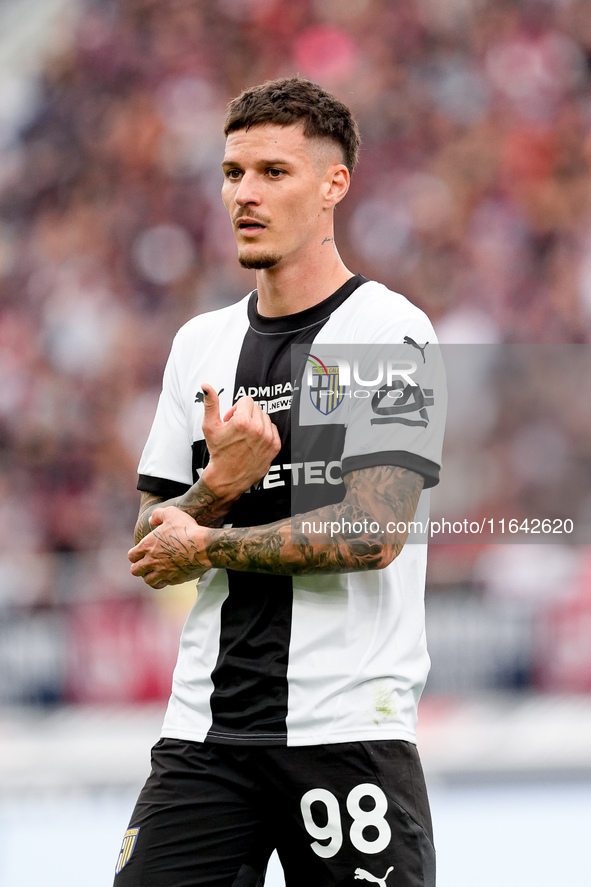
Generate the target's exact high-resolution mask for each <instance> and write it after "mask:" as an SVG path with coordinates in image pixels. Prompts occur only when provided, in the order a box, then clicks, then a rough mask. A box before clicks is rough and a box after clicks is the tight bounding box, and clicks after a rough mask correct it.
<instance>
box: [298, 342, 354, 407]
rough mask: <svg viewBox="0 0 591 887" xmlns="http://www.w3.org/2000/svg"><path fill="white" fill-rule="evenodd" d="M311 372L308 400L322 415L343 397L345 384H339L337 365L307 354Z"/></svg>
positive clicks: (338, 404)
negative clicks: (328, 363)
mask: <svg viewBox="0 0 591 887" xmlns="http://www.w3.org/2000/svg"><path fill="white" fill-rule="evenodd" d="M307 358H308V364H309V369H310V370H311V373H309V374H308V380H309V391H310V400H311V401H312V405H313V406H314V408H315V409H317V410H318V412H319V413H322V414H323V415H324V416H328V415H329V414H330V413H333V412H334V411H335V410H336V409H337V407H339V406H340V405H341V403H342V402H343V399H344V397H345V385H341V384H340V379H339V367H338V366H329V365H327V364H325V363H323V362H322V360H320V358H319V357H315V356H314V355H313V354H308V355H307Z"/></svg>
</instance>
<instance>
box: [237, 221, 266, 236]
mask: <svg viewBox="0 0 591 887" xmlns="http://www.w3.org/2000/svg"><path fill="white" fill-rule="evenodd" d="M236 227H237V228H238V230H239V231H240V233H241V234H247V235H248V234H257V233H258V232H259V231H264V230H265V228H266V227H267V226H266V225H263V223H262V222H258V221H257V220H256V219H244V218H242V219H238V221H237V222H236Z"/></svg>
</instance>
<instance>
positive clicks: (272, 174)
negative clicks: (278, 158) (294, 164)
mask: <svg viewBox="0 0 591 887" xmlns="http://www.w3.org/2000/svg"><path fill="white" fill-rule="evenodd" d="M267 175H268V176H269V178H270V179H280V178H281V177H282V176H284V175H285V170H283V169H275V167H273V166H271V167H269V169H268V170H267Z"/></svg>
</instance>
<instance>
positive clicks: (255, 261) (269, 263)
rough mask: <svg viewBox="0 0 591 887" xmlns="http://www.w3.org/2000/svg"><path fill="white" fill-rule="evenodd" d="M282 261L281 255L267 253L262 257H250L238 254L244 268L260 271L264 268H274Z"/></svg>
mask: <svg viewBox="0 0 591 887" xmlns="http://www.w3.org/2000/svg"><path fill="white" fill-rule="evenodd" d="M281 259H282V256H281V255H280V254H279V253H267V254H266V255H265V254H263V255H262V256H249V255H247V254H245V253H238V261H239V262H240V264H241V265H242V267H243V268H250V269H252V270H255V271H259V270H260V269H262V268H273V267H274V265H277V264H278V263H279V262H280V261H281Z"/></svg>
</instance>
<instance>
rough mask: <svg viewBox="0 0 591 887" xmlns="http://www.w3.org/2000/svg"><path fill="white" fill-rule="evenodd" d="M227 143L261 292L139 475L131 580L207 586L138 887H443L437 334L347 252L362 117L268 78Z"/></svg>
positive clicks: (221, 337)
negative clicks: (276, 874)
mask: <svg viewBox="0 0 591 887" xmlns="http://www.w3.org/2000/svg"><path fill="white" fill-rule="evenodd" d="M225 134H226V151H225V156H224V159H223V163H222V168H223V174H224V180H223V187H222V197H223V201H224V203H225V206H226V208H227V210H228V213H229V215H230V219H231V222H232V226H233V229H234V234H235V238H236V243H237V246H238V258H239V261H240V263H241V264H242V265H243V266H244V267H246V268H253V269H255V270H256V289H255V290H254V291H253V292H252V293H250V294H249V295H248V296H246V297H245V298H244V299H243V300H242V301H240V302H238V303H237V304H236V305H233V306H230V307H227V308H223V309H221V310H218V311H213V312H211V313H208V314H205V315H201V316H199V317H196V318H193V319H192V320H191V321H189V322H188V323H187V324H186V325H185V326H184V327H183V328H182V329H181V330H180V331H179V333H178V334H177V336H176V338H175V341H174V344H173V347H172V352H171V355H170V358H169V361H168V363H167V367H166V370H165V375H164V383H163V391H162V395H161V398H160V401H159V405H158V409H157V413H156V417H155V420H154V424H153V427H152V431H151V433H150V436H149V438H148V441H147V443H146V446H145V449H144V452H143V455H142V458H141V462H140V466H139V475H140V477H139V483H138V488H139V489H140V490H141V491H142V500H141V507H140V516H139V519H138V523H137V527H136V543H137V544H136V545H135V547H134V548H132V549H131V551H130V553H129V557H130V560H131V562H132V566H131V571H132V573H133V574H134V575H135V576H139V577H142V578H143V579H144V581H145V582H146V583H147V584H148V585H150V586H151V587H153V588H162V587H164V586H165V585H167V584H175V583H179V582H184V581H187V580H188V579H199V587H198V588H199V590H198V596H197V600H196V603H195V605H194V607H193V608H192V610H191V612H190V614H189V616H188V619H187V622H186V625H185V628H184V630H183V634H182V638H181V645H180V653H179V658H178V663H177V667H176V669H175V673H174V678H173V688H172V695H171V699H170V703H169V706H168V710H167V713H166V717H165V720H164V726H163V729H162V735H161V738H160V740H159V742H158V743H157V745H156V746H155V747H154V749H153V752H152V771H151V774H150V776H149V778H148V781H147V783H146V785H145V787H144V789H143V790H142V792H141V795H140V797H139V800H138V803H137V806H136V808H135V810H134V812H133V815H132V818H131V821H130V825H129V829H128V831H127V832H126V835H125V838H124V842H123V846H122V850H121V853H120V856H119V860H118V863H117V869H116V871H117V875H116V879H115V884H116V887H198V885H203V887H255V885H262V884H263V883H264V872H265V868H266V864H267V861H268V858H269V855H270V854H271V852H272V851H273V849H275V848H276V849H277V851H278V854H279V857H280V860H281V862H282V865H283V868H284V871H285V877H286V883H287V885H288V887H304V885H306V887H307V885H310V887H329V885H337V884H342V885H353V884H354V883H355V882H357V881H363V880H365V881H369V882H372V883H375V884H380V885H386V887H433V885H434V884H435V866H434V850H433V840H432V831H431V821H430V814H429V807H428V801H427V795H426V790H425V784H424V779H423V775H422V770H421V765H420V762H419V758H418V755H417V750H416V746H415V741H416V737H415V726H416V711H417V705H418V701H419V697H420V694H421V691H422V689H423V686H424V683H425V679H426V675H427V671H428V665H429V660H428V656H427V651H426V647H425V632H424V605H423V598H424V583H425V565H426V550H425V548H426V546H425V544H424V542H423V541H421V539H420V538H416V537H417V532H418V531H417V530H416V528H414V529H413V527H412V522H413V519H415V518H416V520H417V521H418V519H419V517H421V519H423V518H425V516H426V514H427V511H426V509H427V507H428V502H427V497H428V492H424V490H428V488H429V487H432V486H434V485H435V484H436V483H437V481H438V477H439V464H440V457H441V446H442V436H443V415H444V405H445V392H444V389H443V377H442V371H441V364H440V360H439V356H438V353H437V349H436V345H435V341H436V340H435V334H434V331H433V328H432V326H431V324H430V322H429V320H428V319H427V317H426V316H425V315H424V314H423V312H422V311H420V310H419V309H418V308H416V307H415V306H414V305H412V304H411V303H410V302H409V301H407V300H406V299H405V298H404V297H403V296H401V295H399V294H396V293H393V292H390V291H389V290H387V289H386V288H385V287H384V286H383V285H381V284H379V283H376V282H374V281H369V280H366V279H365V278H364V277H362V276H361V275H359V274H353V273H352V272H351V271H349V270H348V269H347V268H346V267H345V265H344V264H343V262H342V260H341V258H340V256H339V254H338V252H337V250H336V247H335V242H334V228H333V216H334V211H335V208H336V206H337V205H338V204H339V202H340V201H341V200H342V199H343V198H344V197H345V195H346V193H347V190H348V187H349V182H350V177H351V173H352V171H353V168H354V166H355V163H356V160H357V155H358V150H359V134H358V128H357V125H356V122H355V120H354V118H353V117H352V115H351V112H350V111H349V110H348V108H346V107H345V106H344V105H343V104H342V103H341V102H340V101H338V100H337V99H336V98H334V97H333V96H332V95H330V94H328V93H326V92H325V91H324V90H322V89H321V88H320V87H319V86H317V85H316V84H313V83H311V82H309V81H306V80H303V79H300V78H290V79H284V80H278V81H273V82H267V83H265V84H263V85H262V86H258V87H255V88H252V89H248V90H246V91H245V92H244V93H243V94H242V95H240V96H239V97H238V98H236V99H235V100H234V101H232V102H231V104H230V106H229V111H228V116H227V119H226V125H225ZM359 349H361V350H359ZM397 349H398V350H397ZM401 349H402V350H401ZM364 380H371V381H370V382H367V381H364ZM221 413H222V414H223V418H222V417H221ZM409 525H410V537H409V538H408V540H407V536H409ZM419 535H420V534H419Z"/></svg>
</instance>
